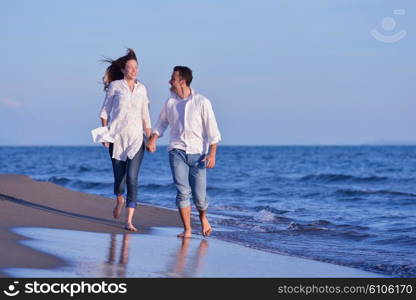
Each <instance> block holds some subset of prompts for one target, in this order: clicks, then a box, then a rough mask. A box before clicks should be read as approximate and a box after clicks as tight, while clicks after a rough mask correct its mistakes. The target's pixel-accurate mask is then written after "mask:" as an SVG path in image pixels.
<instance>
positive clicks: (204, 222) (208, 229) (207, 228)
mask: <svg viewBox="0 0 416 300" xmlns="http://www.w3.org/2000/svg"><path fill="white" fill-rule="evenodd" d="M201 226H202V235H203V236H209V235H210V234H211V232H212V228H211V225H210V224H209V222H208V219H207V218H206V217H204V218H202V220H201Z"/></svg>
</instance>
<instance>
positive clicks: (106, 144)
mask: <svg viewBox="0 0 416 300" xmlns="http://www.w3.org/2000/svg"><path fill="white" fill-rule="evenodd" d="M102 144H103V146H104V147H106V148H109V147H110V143H107V142H104V143H102Z"/></svg>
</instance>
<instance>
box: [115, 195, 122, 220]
mask: <svg viewBox="0 0 416 300" xmlns="http://www.w3.org/2000/svg"><path fill="white" fill-rule="evenodd" d="M123 206H124V198H123V197H117V203H116V207H114V209H113V217H114V219H118V218H120V215H121V210H122V209H123Z"/></svg>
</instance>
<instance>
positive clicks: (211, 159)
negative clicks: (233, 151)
mask: <svg viewBox="0 0 416 300" xmlns="http://www.w3.org/2000/svg"><path fill="white" fill-rule="evenodd" d="M216 155H217V144H211V145H209V151H208V154H207V156H205V158H204V159H203V160H204V161H205V162H206V167H207V168H208V169H212V168H213V167H215V157H216Z"/></svg>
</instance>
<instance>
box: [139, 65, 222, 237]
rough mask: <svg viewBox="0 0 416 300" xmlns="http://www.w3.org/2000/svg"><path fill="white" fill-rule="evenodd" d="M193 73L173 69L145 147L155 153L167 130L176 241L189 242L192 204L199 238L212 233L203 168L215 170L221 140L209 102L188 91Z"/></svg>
mask: <svg viewBox="0 0 416 300" xmlns="http://www.w3.org/2000/svg"><path fill="white" fill-rule="evenodd" d="M191 82H192V71H191V69H189V68H188V67H184V66H176V67H175V68H174V69H173V73H172V76H171V79H170V81H169V84H170V85H171V89H170V90H171V96H170V97H169V98H168V100H166V102H165V104H164V106H163V108H162V110H161V112H160V115H159V120H158V122H157V124H156V126H155V128H154V130H153V133H152V136H151V138H150V140H149V143H148V145H147V149H148V151H150V152H154V151H156V140H157V139H158V138H159V137H161V136H162V135H163V133H164V131H165V130H166V128H167V127H168V126H170V140H169V148H168V150H169V163H170V167H171V171H172V177H173V181H174V183H175V186H176V191H177V195H176V206H177V207H178V209H179V214H180V217H181V219H182V223H183V227H184V231H183V232H182V233H180V234H178V237H185V238H189V237H191V235H192V229H191V202H190V198H191V195H192V199H193V202H194V203H195V206H196V208H197V209H198V212H199V219H200V221H201V226H202V235H203V236H209V235H210V234H211V232H212V229H211V225H210V224H209V222H208V219H207V216H206V211H207V208H208V201H207V197H206V189H207V178H206V168H213V167H214V166H215V155H216V152H217V143H218V142H219V141H220V140H221V134H220V132H219V130H218V126H217V121H216V120H215V115H214V112H213V110H212V106H211V102H210V101H209V100H208V99H207V98H205V97H204V96H202V95H201V94H198V93H197V92H195V91H194V90H193V89H192V88H191V87H190V85H191Z"/></svg>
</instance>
